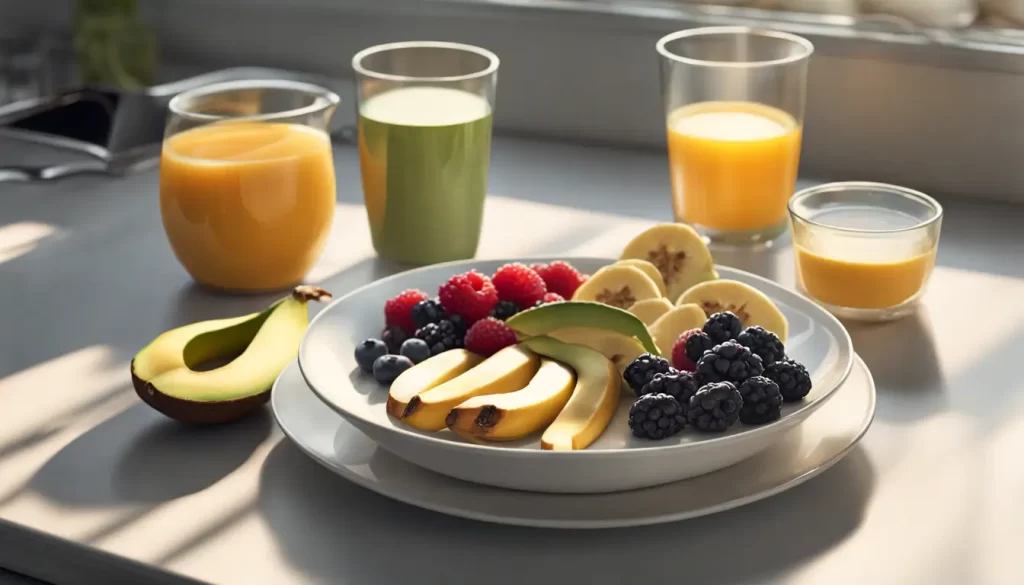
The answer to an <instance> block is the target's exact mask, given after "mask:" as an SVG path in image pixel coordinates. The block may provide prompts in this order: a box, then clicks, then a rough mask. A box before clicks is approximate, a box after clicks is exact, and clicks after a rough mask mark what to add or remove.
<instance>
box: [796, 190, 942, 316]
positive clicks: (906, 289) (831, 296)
mask: <svg viewBox="0 0 1024 585" xmlns="http://www.w3.org/2000/svg"><path fill="white" fill-rule="evenodd" d="M789 213H790V220H791V221H792V224H793V247H794V253H795V255H796V273H797V281H798V283H799V287H800V289H801V291H802V292H803V293H804V294H806V295H807V296H809V297H811V298H813V299H814V300H816V301H818V303H820V304H821V305H822V306H824V307H825V308H826V309H828V310H829V311H831V312H832V313H834V314H835V315H837V316H839V317H844V318H848V319H856V320H867V321H884V320H889V319H895V318H898V317H903V316H905V315H909V314H911V313H913V312H914V310H915V308H916V306H917V303H918V301H919V300H920V298H921V295H922V294H923V293H924V290H925V285H926V284H927V283H928V279H929V278H930V276H931V274H932V268H933V267H934V266H935V255H936V252H937V250H938V247H939V232H940V231H941V229H942V206H941V205H939V203H938V202H937V201H935V200H934V199H932V198H931V197H929V196H928V195H925V194H924V193H921V192H920V191H915V190H913V189H907V188H906V187H899V186H897V185H887V184H884V183H868V182H847V183H828V184H825V185H819V186H816V187H811V188H809V189H804V190H803V191H800V192H799V193H797V194H796V195H795V196H794V197H793V199H792V200H791V201H790V202H789Z"/></svg>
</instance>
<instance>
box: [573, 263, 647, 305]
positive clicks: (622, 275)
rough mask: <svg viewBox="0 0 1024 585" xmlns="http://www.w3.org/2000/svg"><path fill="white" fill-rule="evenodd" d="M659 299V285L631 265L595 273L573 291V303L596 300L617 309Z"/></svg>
mask: <svg viewBox="0 0 1024 585" xmlns="http://www.w3.org/2000/svg"><path fill="white" fill-rule="evenodd" d="M660 297H661V293H660V292H659V291H658V285H656V284H654V281H653V280H651V277H649V276H647V275H646V274H644V273H643V271H642V270H640V269H639V268H636V267H633V266H618V265H615V264H613V265H611V266H606V267H604V268H602V269H601V270H598V271H597V272H595V273H594V275H593V276H591V277H590V278H589V279H588V280H587V282H584V283H583V285H582V286H580V287H579V288H578V289H576V293H575V294H574V295H572V300H574V301H596V302H598V303H604V304H606V305H611V306H613V307H618V308H620V309H628V308H630V307H632V306H633V304H634V303H636V302H637V301H642V300H644V299H657V298H660Z"/></svg>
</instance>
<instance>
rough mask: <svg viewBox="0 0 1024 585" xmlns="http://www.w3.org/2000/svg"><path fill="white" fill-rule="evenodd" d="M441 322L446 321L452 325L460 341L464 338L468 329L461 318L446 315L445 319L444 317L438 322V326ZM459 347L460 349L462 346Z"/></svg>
mask: <svg viewBox="0 0 1024 585" xmlns="http://www.w3.org/2000/svg"><path fill="white" fill-rule="evenodd" d="M443 321H448V322H449V323H451V324H452V327H454V328H455V331H456V332H458V335H459V338H460V340H461V338H463V337H465V336H466V330H467V329H469V327H467V326H466V320H465V319H463V318H462V317H461V316H459V315H448V316H447V317H445V318H444V319H442V320H441V321H438V324H440V323H441V322H443ZM459 347H462V346H461V345H459Z"/></svg>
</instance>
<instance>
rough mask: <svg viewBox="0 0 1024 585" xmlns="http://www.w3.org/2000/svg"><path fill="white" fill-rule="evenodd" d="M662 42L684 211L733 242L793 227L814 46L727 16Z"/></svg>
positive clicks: (672, 155)
mask: <svg viewBox="0 0 1024 585" xmlns="http://www.w3.org/2000/svg"><path fill="white" fill-rule="evenodd" d="M657 50H658V53H659V54H660V55H661V89H662V97H663V99H664V103H665V117H666V127H667V132H668V160H669V170H670V174H671V179H672V202H673V207H674V209H675V217H676V221H680V222H685V223H688V224H690V225H692V226H693V227H694V228H695V229H697V231H698V232H700V233H701V234H702V235H704V236H705V237H706V238H708V239H709V240H711V241H712V242H717V243H726V244H739V245H749V244H758V243H763V242H768V241H770V240H772V239H774V238H776V237H777V236H779V235H780V234H782V233H783V232H785V229H786V224H787V222H786V202H787V201H789V198H790V197H791V196H792V195H793V190H794V188H795V186H796V178H797V168H798V166H799V162H800V145H801V140H802V136H803V121H804V102H805V93H806V88H807V64H808V61H809V60H810V57H811V54H812V53H813V52H814V46H813V45H812V44H811V43H810V41H808V40H807V39H804V38H801V37H798V36H796V35H792V34H788V33H783V32H777V31H772V30H763V29H755V28H750V27H744V26H725V27H707V28H694V29H688V30H682V31H678V32H675V33H672V34H670V35H668V36H665V37H663V38H662V39H661V40H659V41H658V44H657Z"/></svg>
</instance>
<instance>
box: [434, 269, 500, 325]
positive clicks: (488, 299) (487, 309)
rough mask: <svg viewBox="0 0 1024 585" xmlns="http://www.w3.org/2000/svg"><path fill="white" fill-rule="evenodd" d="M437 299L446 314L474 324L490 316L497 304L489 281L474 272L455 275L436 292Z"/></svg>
mask: <svg viewBox="0 0 1024 585" xmlns="http://www.w3.org/2000/svg"><path fill="white" fill-rule="evenodd" d="M437 297H438V299H439V300H440V301H441V304H442V305H444V308H445V309H446V310H447V311H448V313H450V314H452V315H458V316H460V317H462V318H463V320H465V321H466V323H476V322H477V321H479V320H480V319H483V318H484V317H486V316H488V315H490V314H491V309H493V308H494V305H497V304H498V291H497V290H495V288H494V285H493V284H492V283H491V279H489V278H487V277H486V276H484V275H483V274H480V273H479V272H476V271H473V270H471V271H469V272H467V273H465V274H456V275H455V276H453V277H451V278H449V279H448V282H446V283H444V284H442V285H441V288H439V289H438V290H437Z"/></svg>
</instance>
